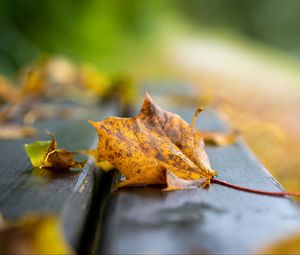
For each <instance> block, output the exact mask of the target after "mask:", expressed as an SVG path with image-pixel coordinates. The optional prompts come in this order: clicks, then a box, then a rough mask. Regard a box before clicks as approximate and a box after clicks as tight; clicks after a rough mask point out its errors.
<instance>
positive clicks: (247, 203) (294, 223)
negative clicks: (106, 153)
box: [95, 94, 300, 255]
mask: <svg viewBox="0 0 300 255" xmlns="http://www.w3.org/2000/svg"><path fill="white" fill-rule="evenodd" d="M155 98H156V97H155V94H154V100H155ZM159 103H162V104H163V102H159ZM162 106H164V108H165V109H168V110H171V111H173V112H176V113H178V114H180V115H181V116H182V117H183V118H184V119H186V120H187V121H188V122H190V121H191V120H192V116H193V114H194V109H192V108H190V107H178V106H176V105H174V104H173V105H172V106H171V105H170V104H168V105H162ZM197 127H198V128H200V129H201V130H209V131H224V130H228V126H227V125H225V124H224V121H223V120H221V119H220V118H219V116H217V115H216V114H215V113H214V112H213V111H210V110H207V111H205V112H204V113H203V114H202V113H201V115H200V118H199V120H198V121H197ZM207 152H208V155H209V158H210V161H211V164H212V167H213V169H216V170H218V172H219V176H218V178H219V179H222V180H225V181H228V182H231V183H234V184H238V185H241V186H245V187H250V188H255V189H262V190H267V191H281V190H282V187H281V186H280V184H279V183H278V182H277V181H276V180H275V179H274V178H273V177H272V176H271V175H270V173H269V172H268V171H267V170H266V169H265V168H264V166H262V165H261V163H260V162H259V161H258V160H257V159H256V158H255V156H254V155H253V154H252V152H251V151H250V150H249V149H248V148H247V147H246V145H245V144H244V143H243V141H242V140H239V141H238V142H237V143H236V144H234V145H231V146H227V147H207ZM102 222H104V223H103V224H102V226H101V233H100V234H99V240H98V246H97V248H96V249H95V254H99V255H100V254H199V253H205V254H220V253H225V254H233V253H236V254H245V253H252V252H255V251H257V250H260V249H261V248H262V247H264V246H265V245H268V244H270V243H272V242H276V240H278V239H280V238H282V237H284V236H285V235H287V234H291V233H293V232H294V231H296V230H298V229H299V227H300V214H299V209H298V207H297V206H296V204H295V202H294V201H293V200H291V199H290V198H276V197H270V196H262V195H256V194H250V193H245V192H241V191H237V190H233V189H230V188H227V187H223V186H219V185H216V184H213V185H212V186H211V187H210V188H209V189H208V190H205V189H197V190H186V191H175V192H163V191H161V188H160V187H151V188H150V187H148V188H128V189H123V190H120V191H118V192H111V193H110V196H109V198H108V200H107V204H106V207H105V212H104V219H103V221H102Z"/></svg>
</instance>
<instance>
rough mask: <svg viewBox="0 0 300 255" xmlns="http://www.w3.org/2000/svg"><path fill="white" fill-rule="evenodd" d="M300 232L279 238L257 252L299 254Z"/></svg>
mask: <svg viewBox="0 0 300 255" xmlns="http://www.w3.org/2000/svg"><path fill="white" fill-rule="evenodd" d="M299 253H300V233H299V232H298V233H296V234H294V235H292V236H289V237H287V238H283V239H281V240H278V241H277V242H276V243H274V244H271V245H270V246H267V247H264V248H263V249H262V250H260V251H259V252H257V254H299Z"/></svg>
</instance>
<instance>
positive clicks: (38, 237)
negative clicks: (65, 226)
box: [0, 215, 75, 254]
mask: <svg viewBox="0 0 300 255" xmlns="http://www.w3.org/2000/svg"><path fill="white" fill-rule="evenodd" d="M0 254H75V252H74V251H73V249H72V248H71V247H70V246H69V244H68V243H67V242H66V241H65V239H64V236H63V234H62V231H61V229H60V222H59V218H58V217H56V216H54V215H27V216H25V217H23V218H21V219H19V220H16V221H6V220H3V222H2V224H1V225H0Z"/></svg>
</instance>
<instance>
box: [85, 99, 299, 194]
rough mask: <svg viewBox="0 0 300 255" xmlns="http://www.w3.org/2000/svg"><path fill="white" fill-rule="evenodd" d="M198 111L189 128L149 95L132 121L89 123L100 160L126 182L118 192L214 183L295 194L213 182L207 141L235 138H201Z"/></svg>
mask: <svg viewBox="0 0 300 255" xmlns="http://www.w3.org/2000/svg"><path fill="white" fill-rule="evenodd" d="M201 111H202V109H201V108H199V109H198V110H197V111H196V113H195V116H194V119H193V121H192V124H191V125H189V124H188V123H187V122H185V121H184V120H183V119H182V118H181V117H180V116H178V115H177V114H174V113H171V112H168V111H165V110H163V109H161V108H160V107H159V106H158V105H156V104H155V103H154V102H153V100H152V99H151V97H150V96H149V95H148V94H147V95H146V98H145V101H144V104H143V106H142V108H141V110H140V113H139V114H138V115H136V116H134V117H132V118H118V117H108V118H106V119H104V120H103V121H100V122H93V121H90V123H91V124H92V125H93V126H94V127H95V128H96V130H97V133H98V138H99V140H98V147H97V157H98V161H102V160H107V161H108V162H109V163H111V164H112V165H113V166H115V167H116V168H117V169H118V170H119V171H120V172H121V173H122V175H124V176H125V180H124V181H122V182H121V183H120V184H119V186H118V187H127V186H140V185H151V184H166V185H167V188H166V189H165V190H166V191H170V190H181V189H191V188H197V187H208V186H209V184H210V183H215V184H219V185H223V186H227V187H230V188H234V189H237V190H242V191H246V192H252V193H257V194H262V195H272V196H286V195H295V196H299V195H300V193H297V192H267V191H261V190H255V189H249V188H244V187H240V186H238V185H234V184H231V183H228V182H225V181H222V180H219V179H214V177H215V176H216V173H217V172H216V171H215V170H213V169H212V168H211V166H210V162H209V159H208V156H207V154H206V151H205V148H204V140H207V141H208V142H209V143H210V144H214V145H219V144H220V145H228V144H230V143H233V142H234V141H235V138H236V134H235V133H232V134H220V133H216V134H215V135H214V133H211V132H209V133H203V132H200V131H199V130H197V129H196V128H194V123H195V120H196V117H197V115H198V113H199V112H201Z"/></svg>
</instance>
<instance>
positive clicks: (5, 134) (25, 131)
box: [0, 125, 37, 139]
mask: <svg viewBox="0 0 300 255" xmlns="http://www.w3.org/2000/svg"><path fill="white" fill-rule="evenodd" d="M36 135H37V130H36V129H35V128H33V127H28V126H21V127H20V126H16V125H2V126H1V127H0V139H20V138H24V137H34V136H36Z"/></svg>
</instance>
